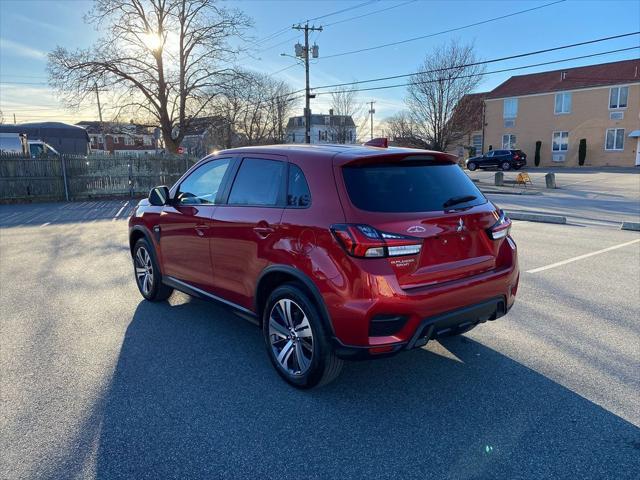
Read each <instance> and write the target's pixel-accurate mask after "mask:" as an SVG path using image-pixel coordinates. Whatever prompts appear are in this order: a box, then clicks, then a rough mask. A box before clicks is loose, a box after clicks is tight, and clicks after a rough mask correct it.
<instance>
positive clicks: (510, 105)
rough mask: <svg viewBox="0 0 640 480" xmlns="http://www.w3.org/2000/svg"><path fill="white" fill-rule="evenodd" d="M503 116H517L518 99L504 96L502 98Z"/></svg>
mask: <svg viewBox="0 0 640 480" xmlns="http://www.w3.org/2000/svg"><path fill="white" fill-rule="evenodd" d="M503 107H504V112H503V117H504V118H516V117H517V116H518V99H517V98H505V99H504V105H503Z"/></svg>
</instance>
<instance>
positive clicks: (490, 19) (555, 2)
mask: <svg viewBox="0 0 640 480" xmlns="http://www.w3.org/2000/svg"><path fill="white" fill-rule="evenodd" d="M565 1H566V0H556V1H554V2H551V3H546V4H544V5H539V6H537V7H533V8H527V9H526V10H520V11H518V12H513V13H508V14H506V15H501V16H499V17H493V18H489V19H487V20H482V21H480V22H475V23H470V24H468V25H463V26H461V27H455V28H450V29H448V30H442V31H441V32H436V33H430V34H428V35H421V36H419V37H413V38H407V39H405V40H399V41H397V42H391V43H385V44H382V45H376V46H375V47H366V48H360V49H358V50H349V51H347V52H340V53H334V54H333V55H326V56H324V57H323V58H325V59H327V58H334V57H341V56H343V55H353V54H354V53H362V52H369V51H371V50H377V49H379V48H386V47H393V46H395V45H402V44H404V43H409V42H415V41H416V40H423V39H425V38H430V37H435V36H436V35H442V34H444V33H451V32H456V31H458V30H464V29H465V28H471V27H477V26H478V25H484V24H486V23H490V22H495V21H498V20H503V19H505V18H509V17H514V16H516V15H521V14H523V13H528V12H532V11H534V10H540V9H541V8H546V7H550V6H552V5H556V4H558V3H563V2H565Z"/></svg>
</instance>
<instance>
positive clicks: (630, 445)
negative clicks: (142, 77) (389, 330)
mask: <svg viewBox="0 0 640 480" xmlns="http://www.w3.org/2000/svg"><path fill="white" fill-rule="evenodd" d="M131 206H132V204H131V203H126V202H125V201H105V202H93V203H90V202H85V203H84V204H81V203H69V204H48V205H45V204H41V205H14V206H1V207H0V305H1V307H2V312H1V313H2V314H1V320H0V328H1V331H0V342H1V343H0V375H1V377H0V401H1V403H0V405H1V409H2V410H1V412H0V413H1V415H0V432H1V434H0V452H2V453H0V462H1V463H0V478H3V479H5V478H6V479H18V478H43V479H59V478H100V479H113V478H154V479H158V478H267V477H279V478H389V477H393V476H396V477H398V478H425V477H433V478H456V479H485V478H486V479H497V478H505V479H519V478H521V479H531V478H581V479H584V478H593V479H601V478H616V479H624V478H634V479H635V478H637V472H638V471H640V407H639V398H640V378H639V375H638V372H639V371H640V324H639V321H638V319H639V318H640V234H638V233H637V232H628V231H620V230H616V229H613V228H609V227H608V226H606V225H595V224H594V225H590V226H583V225H546V224H533V223H527V222H516V223H515V224H514V228H513V236H514V238H515V239H516V241H517V243H518V246H519V252H520V266H521V270H522V274H521V284H520V289H519V292H518V295H519V297H518V301H517V303H516V305H515V307H514V308H513V309H512V311H511V313H510V314H509V315H508V316H507V317H505V318H503V319H500V320H498V321H496V322H491V323H487V324H485V325H481V326H480V327H478V328H477V329H475V330H473V331H472V332H469V333H467V334H465V335H464V336H462V337H458V338H452V339H447V340H446V341H442V342H441V343H437V342H433V343H430V344H429V345H427V347H425V348H423V349H420V350H415V351H411V352H408V353H405V354H403V355H400V356H397V357H394V358H391V359H386V360H378V361H368V362H358V363H349V364H347V365H346V366H345V368H344V370H343V373H342V375H341V377H340V378H339V379H338V380H337V381H336V382H334V383H332V384H330V385H328V386H326V387H324V388H321V389H316V390H312V391H306V392H303V391H297V390H294V389H292V388H290V387H289V386H287V385H286V384H285V383H284V382H283V381H282V380H280V378H279V377H278V376H277V374H276V373H275V371H273V370H272V368H271V366H270V365H269V363H268V360H267V357H266V354H265V352H264V347H263V344H262V339H261V336H260V332H259V331H258V329H257V328H256V327H255V326H253V325H251V324H249V323H247V322H246V321H244V320H242V319H240V318H238V317H236V316H235V315H233V314H230V313H228V312H227V311H226V310H224V309H222V308H220V307H218V306H216V305H213V304H210V303H206V302H204V301H200V300H196V299H192V298H190V297H188V296H186V295H182V294H179V293H176V294H174V296H173V297H172V298H171V299H170V302H169V303H163V304H151V303H148V302H145V301H143V300H142V298H141V296H140V295H139V293H138V291H137V289H136V287H135V283H134V279H133V274H132V268H131V264H130V259H129V252H128V247H127V229H126V221H125V220H126V216H127V214H128V212H129V211H130V209H131ZM610 247H615V248H610ZM602 250H605V251H602ZM598 252H599V253H598ZM587 255H588V256H587ZM576 257H581V258H577V259H576ZM634 471H635V472H636V473H635V474H634V473H633V472H634Z"/></svg>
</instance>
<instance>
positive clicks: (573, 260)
mask: <svg viewBox="0 0 640 480" xmlns="http://www.w3.org/2000/svg"><path fill="white" fill-rule="evenodd" d="M638 242H640V238H639V239H637V240H631V241H630V242H626V243H621V244H619V245H614V246H612V247H607V248H603V249H602V250H598V251H596V252H591V253H585V254H584V255H579V256H577V257H573V258H568V259H567V260H563V261H561V262H557V263H552V264H551V265H545V266H544V267H538V268H534V269H533V270H527V273H538V272H542V271H543V270H549V269H550V268H555V267H560V266H562V265H566V264H567V263H571V262H575V261H577V260H582V259H583V258H588V257H593V256H594V255H599V254H601V253H605V252H609V251H611V250H615V249H617V248H622V247H626V246H628V245H633V244H634V243H638Z"/></svg>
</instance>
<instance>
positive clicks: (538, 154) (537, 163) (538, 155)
mask: <svg viewBox="0 0 640 480" xmlns="http://www.w3.org/2000/svg"><path fill="white" fill-rule="evenodd" d="M541 148H542V142H541V141H540V140H538V141H537V142H536V155H535V157H533V161H534V162H535V164H536V167H539V166H540V149H541Z"/></svg>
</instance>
